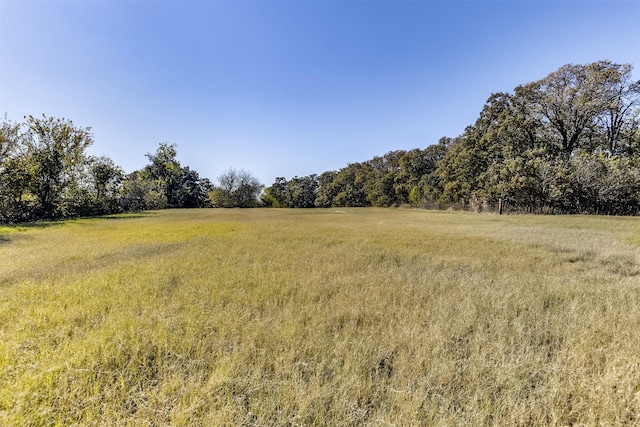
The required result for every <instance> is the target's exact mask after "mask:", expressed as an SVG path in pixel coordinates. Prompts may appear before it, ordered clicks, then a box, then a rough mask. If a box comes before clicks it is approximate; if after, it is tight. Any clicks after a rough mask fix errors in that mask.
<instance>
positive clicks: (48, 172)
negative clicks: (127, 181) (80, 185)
mask: <svg viewBox="0 0 640 427" xmlns="http://www.w3.org/2000/svg"><path fill="white" fill-rule="evenodd" d="M26 125H27V127H28V129H29V133H28V136H29V138H28V150H29V161H30V164H31V167H32V173H33V175H32V178H33V181H32V184H33V186H32V189H31V190H32V193H33V195H34V196H35V197H36V199H37V201H38V208H39V209H40V213H41V216H42V217H43V218H53V217H56V216H59V215H60V214H61V212H60V210H59V208H60V200H61V198H62V196H63V194H64V191H65V190H66V189H67V188H68V187H70V186H72V185H73V184H74V183H75V180H76V179H77V177H76V175H75V173H74V172H75V168H76V167H77V166H78V165H80V164H81V163H82V162H84V161H85V160H86V158H85V150H86V149H87V148H88V147H89V146H90V145H91V144H92V143H93V135H92V134H91V128H90V127H87V128H81V127H76V126H75V125H74V124H73V122H72V121H71V120H65V119H56V118H53V117H46V116H44V115H43V117H42V118H35V117H33V116H29V117H28V118H27V121H26Z"/></svg>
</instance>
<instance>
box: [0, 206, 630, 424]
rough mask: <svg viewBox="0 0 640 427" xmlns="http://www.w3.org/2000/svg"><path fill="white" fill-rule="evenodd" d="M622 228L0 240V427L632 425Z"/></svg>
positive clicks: (416, 219) (279, 220) (586, 224)
mask: <svg viewBox="0 0 640 427" xmlns="http://www.w3.org/2000/svg"><path fill="white" fill-rule="evenodd" d="M639 232H640V223H638V222H637V219H636V218H620V217H617V218H614V217H582V216H546V217H543V216H527V215H518V216H496V215H477V214H468V213H455V212H426V211H411V210H394V209H342V210H337V209H317V210H285V209H279V210H270V209H256V210H213V209H209V210H170V211H161V212H152V213H148V214H144V215H140V216H137V215H134V216H115V217H109V218H101V219H83V220H76V221H66V222H60V223H56V224H55V225H52V226H48V227H3V228H0V425H7V426H8V425H11V426H13V425H175V426H192V425H243V424H244V425H341V426H342V425H354V426H355V425H572V424H573V425H575V424H586V425H597V424H606V425H620V424H635V423H638V422H640V362H639V361H638V357H637V355H638V354H640V336H639V335H638V334H637V330H638V325H640V276H639V273H640V268H639V267H638V266H639V265H640V264H639V263H638V262H639V260H640V258H639V256H640V249H639V248H638V247H637V245H636V244H634V242H635V241H636V240H634V239H637V236H638V234H639Z"/></svg>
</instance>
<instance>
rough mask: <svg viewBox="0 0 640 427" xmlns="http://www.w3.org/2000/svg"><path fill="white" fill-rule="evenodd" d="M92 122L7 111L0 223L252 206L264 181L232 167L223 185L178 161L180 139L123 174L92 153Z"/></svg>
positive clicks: (1, 134)
mask: <svg viewBox="0 0 640 427" xmlns="http://www.w3.org/2000/svg"><path fill="white" fill-rule="evenodd" d="M92 143H93V135H92V134H91V128H88V127H87V128H83V127H79V126H76V125H75V124H74V123H73V122H72V121H71V120H66V119H58V118H53V117H46V116H42V117H33V116H29V117H25V121H24V122H22V123H16V122H12V121H10V120H8V119H7V118H6V116H5V118H4V121H3V122H2V124H1V126H0V222H3V223H16V222H28V221H34V220H40V219H45V220H53V219H61V218H72V217H80V216H95V215H105V214H113V213H121V212H133V211H141V210H146V209H164V208H203V207H218V206H219V207H235V206H238V207H253V206H257V204H258V196H259V194H260V192H261V191H262V188H263V187H262V186H261V185H260V184H259V183H258V182H257V180H255V178H253V177H251V175H250V174H249V173H247V172H244V171H236V170H234V169H230V170H228V171H226V172H224V173H223V174H222V175H221V176H220V177H219V181H220V184H219V185H214V184H213V183H212V182H211V181H210V180H209V179H207V178H204V177H201V176H200V175H199V174H198V172H196V171H194V170H192V169H190V168H189V167H188V166H182V165H181V164H180V162H179V161H178V160H177V151H176V146H175V145H170V144H167V143H162V144H159V146H158V148H157V150H156V152H155V153H148V154H147V155H146V156H147V159H148V161H149V162H148V164H147V165H146V166H145V167H143V168H142V169H140V170H136V171H134V172H132V173H130V174H125V173H124V171H123V169H122V168H121V167H119V166H117V165H116V164H115V163H114V162H113V160H111V159H110V158H108V157H106V156H90V155H88V154H87V153H86V150H87V148H88V147H90V146H91V144H92Z"/></svg>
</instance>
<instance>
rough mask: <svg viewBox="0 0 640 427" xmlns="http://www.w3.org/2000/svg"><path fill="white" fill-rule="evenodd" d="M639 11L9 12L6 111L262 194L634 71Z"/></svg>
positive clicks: (332, 7) (2, 102) (250, 6)
mask: <svg viewBox="0 0 640 427" xmlns="http://www.w3.org/2000/svg"><path fill="white" fill-rule="evenodd" d="M638 22H640V1H624V2H616V1H601V2H600V1H569V0H567V1H536V2H527V1H515V0H514V1H497V2H489V1H468V2H466V1H448V2H437V1H322V0H318V1H304V0H302V1H206V0H200V1H177V0H176V1H153V0H137V1H136V0H129V1H128V0H120V1H109V0H85V1H73V0H71V1H69V0H67V1H57V0H48V1H31V0H15V1H14V0H0V61H1V62H0V114H2V115H4V114H5V113H7V114H8V117H9V119H12V120H15V121H21V120H22V117H23V116H25V115H30V114H31V115H41V114H46V115H47V116H54V117H64V118H68V119H71V120H73V122H74V123H75V124H76V125H78V126H83V127H85V126H91V127H92V131H93V134H94V138H95V143H94V145H93V146H92V147H91V148H90V154H94V155H102V154H104V155H107V156H109V157H111V158H112V159H113V160H114V161H115V162H116V163H117V164H118V165H120V166H122V167H123V168H124V169H125V171H127V172H131V171H133V170H135V169H139V168H141V167H143V166H144V165H145V164H146V163H147V159H146V157H145V153H148V152H155V149H156V148H157V146H158V144H159V143H161V142H168V143H173V144H176V145H177V149H178V160H180V162H181V163H182V165H185V166H186V165H188V166H190V167H191V168H192V169H195V170H196V171H198V172H199V173H200V174H201V175H202V176H205V177H209V178H211V179H212V180H215V178H217V177H218V176H219V175H220V174H221V173H222V172H223V171H225V170H226V169H228V168H231V167H233V168H236V169H245V170H247V171H249V172H251V173H252V174H253V175H255V176H256V177H257V178H258V179H259V180H260V181H261V182H262V183H263V184H266V185H271V184H272V183H273V181H274V179H275V177H277V176H284V177H286V178H291V177H293V176H294V175H298V176H303V175H308V174H311V173H322V172H324V171H327V170H337V169H339V168H341V167H344V166H346V165H347V164H348V163H353V162H358V161H364V160H368V159H370V158H372V157H373V156H375V155H382V154H384V153H386V152H388V151H391V150H397V149H411V148H416V147H419V148H424V147H426V146H428V145H430V144H433V143H436V142H437V141H438V139H439V138H440V137H441V136H452V137H453V136H457V135H459V134H461V133H462V132H463V131H464V128H465V127H466V126H467V125H470V124H472V123H473V122H474V121H475V120H476V118H477V117H478V114H479V112H480V110H481V109H482V106H483V104H484V102H485V101H486V99H487V98H488V97H489V95H490V94H491V93H493V92H500V91H512V90H513V89H514V88H515V86H517V85H518V84H522V83H527V82H530V81H533V80H537V79H540V78H542V77H544V76H546V75H547V74H549V73H550V72H552V71H554V70H556V69H557V68H559V67H560V66H562V65H564V64H567V63H580V64H586V63H589V62H593V61H597V60H600V59H609V60H612V61H614V62H618V63H631V64H633V65H635V67H636V68H635V70H634V77H635V78H636V79H639V78H640V26H639V25H638Z"/></svg>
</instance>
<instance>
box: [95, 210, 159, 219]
mask: <svg viewBox="0 0 640 427" xmlns="http://www.w3.org/2000/svg"><path fill="white" fill-rule="evenodd" d="M153 215H157V213H156V212H137V213H126V214H110V215H100V216H93V217H87V218H82V219H137V218H148V217H150V216H153Z"/></svg>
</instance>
